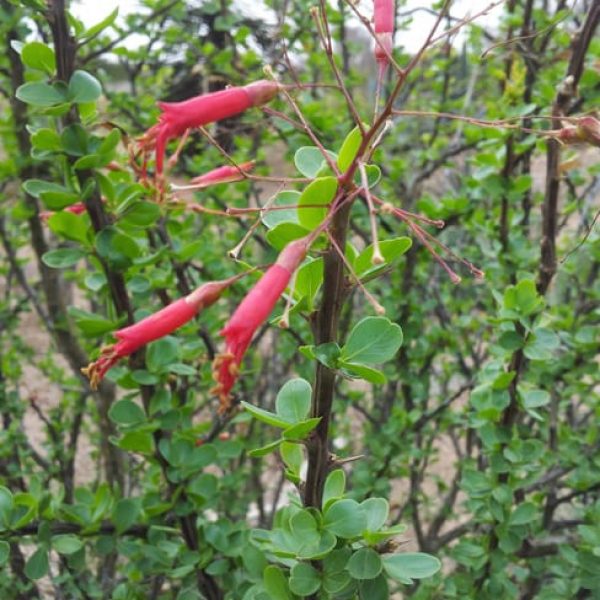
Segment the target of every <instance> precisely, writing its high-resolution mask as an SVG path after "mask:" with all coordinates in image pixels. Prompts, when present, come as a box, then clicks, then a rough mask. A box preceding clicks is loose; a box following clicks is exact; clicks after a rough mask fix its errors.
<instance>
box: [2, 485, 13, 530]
mask: <svg viewBox="0 0 600 600" xmlns="http://www.w3.org/2000/svg"><path fill="white" fill-rule="evenodd" d="M13 506H14V498H13V495H12V492H11V491H10V490H9V489H8V488H7V487H4V486H3V485H0V526H1V527H2V529H6V528H8V527H9V525H10V521H11V513H12V509H13Z"/></svg>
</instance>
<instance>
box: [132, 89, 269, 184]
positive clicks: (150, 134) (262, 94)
mask: <svg viewBox="0 0 600 600" xmlns="http://www.w3.org/2000/svg"><path fill="white" fill-rule="evenodd" d="M278 89H279V85H278V84H277V83H275V82H274V81H266V80H264V79H261V80H260V81H255V82H254V83H250V84H248V85H245V86H243V87H230V88H227V89H225V90H221V91H219V92H213V93H211V94H203V95H201V96H195V97H194V98H190V99H189V100H184V101H183V102H159V103H158V106H159V107H160V109H161V110H162V114H161V116H160V119H159V121H158V123H157V124H156V125H154V126H153V127H151V128H150V129H149V130H148V131H147V132H146V133H145V134H144V136H143V137H142V139H141V144H142V147H144V148H147V147H148V146H153V147H154V148H155V152H156V172H157V174H161V173H162V171H163V164H164V155H165V147H166V145H167V142H168V141H169V140H172V139H173V138H177V137H180V136H182V135H183V134H184V133H185V132H186V131H187V130H188V129H194V128H195V127H202V126H203V125H206V124H208V123H214V122H215V121H220V120H222V119H226V118H228V117H233V116H234V115H237V114H239V113H242V112H244V111H245V110H248V109H249V108H251V107H252V106H260V105H261V104H265V103H266V102H268V101H269V100H271V98H273V97H274V96H275V95H276V94H277V91H278Z"/></svg>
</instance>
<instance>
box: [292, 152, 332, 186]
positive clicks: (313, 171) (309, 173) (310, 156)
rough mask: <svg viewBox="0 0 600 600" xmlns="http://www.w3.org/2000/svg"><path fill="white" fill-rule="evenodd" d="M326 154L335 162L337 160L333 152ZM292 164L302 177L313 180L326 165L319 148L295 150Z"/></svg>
mask: <svg viewBox="0 0 600 600" xmlns="http://www.w3.org/2000/svg"><path fill="white" fill-rule="evenodd" d="M327 152H328V154H329V156H331V158H332V160H334V161H335V160H336V158H337V157H336V155H335V154H334V153H333V152H329V151H327ZM294 164H295V165H296V169H298V171H300V173H302V175H304V177H309V178H310V179H314V178H315V177H316V176H317V175H318V173H319V171H320V170H321V169H322V168H323V167H324V166H325V165H326V164H327V163H326V161H325V157H324V156H323V154H322V153H321V151H320V150H319V148H317V147H316V146H302V148H298V150H296V154H295V155H294Z"/></svg>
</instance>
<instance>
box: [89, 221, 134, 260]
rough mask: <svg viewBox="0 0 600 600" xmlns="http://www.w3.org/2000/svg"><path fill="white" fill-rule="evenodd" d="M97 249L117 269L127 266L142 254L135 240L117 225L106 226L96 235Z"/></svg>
mask: <svg viewBox="0 0 600 600" xmlns="http://www.w3.org/2000/svg"><path fill="white" fill-rule="evenodd" d="M95 245H96V251H97V252H98V254H99V255H100V256H101V257H102V258H104V259H106V260H107V261H108V262H109V263H111V265H112V266H114V267H115V268H116V269H124V268H127V267H128V266H129V265H130V264H131V262H132V261H133V259H134V258H137V257H138V256H139V254H140V248H139V246H138V245H137V243H136V242H135V240H134V239H133V238H132V237H130V236H128V235H126V234H125V233H123V232H122V231H119V230H118V229H117V228H116V227H113V226H109V227H105V228H104V229H103V230H102V231H100V232H99V233H98V234H97V235H96V241H95Z"/></svg>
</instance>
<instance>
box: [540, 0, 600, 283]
mask: <svg viewBox="0 0 600 600" xmlns="http://www.w3.org/2000/svg"><path fill="white" fill-rule="evenodd" d="M599 22H600V2H594V3H593V4H592V6H591V8H590V10H589V11H588V13H587V15H586V18H585V22H584V24H583V27H582V28H581V31H580V32H579V33H578V34H577V35H576V38H575V41H574V43H573V49H572V53H571V60H570V61H569V66H568V68H567V73H566V76H565V79H564V81H563V83H562V84H561V85H560V86H559V88H558V91H557V93H556V97H555V99H554V103H553V105H552V116H553V122H552V127H553V128H560V127H561V122H560V120H561V117H562V116H564V115H565V114H566V113H567V111H568V108H569V104H570V103H571V100H572V99H573V98H574V97H575V95H576V92H577V86H578V84H579V80H580V79H581V75H582V74H583V67H584V63H585V56H586V54H587V51H588V48H589V45H590V43H591V41H592V38H593V36H594V32H595V30H596V28H597V27H598V23H599ZM559 164H560V144H559V142H558V141H557V140H555V139H549V140H548V146H547V150H546V191H545V195H544V203H543V204H542V241H541V247H540V255H541V262H540V269H539V273H538V282H537V287H538V292H539V293H540V294H545V293H546V291H547V289H548V287H549V286H550V283H551V282H552V278H553V277H554V275H555V273H556V232H557V218H558V195H559V190H560V172H559Z"/></svg>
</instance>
